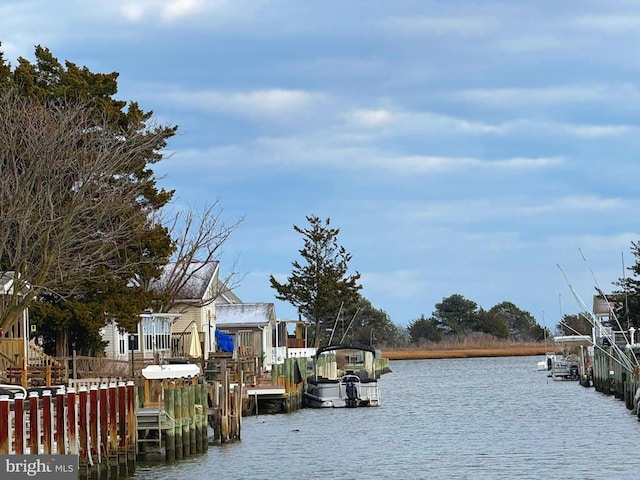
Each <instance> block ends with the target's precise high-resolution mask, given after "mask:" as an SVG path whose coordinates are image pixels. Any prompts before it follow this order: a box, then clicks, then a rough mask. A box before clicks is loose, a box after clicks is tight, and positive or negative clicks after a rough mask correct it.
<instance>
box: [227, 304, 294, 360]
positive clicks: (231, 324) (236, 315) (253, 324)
mask: <svg viewBox="0 0 640 480" xmlns="http://www.w3.org/2000/svg"><path fill="white" fill-rule="evenodd" d="M216 321H217V327H218V329H220V331H221V332H223V333H227V334H229V335H232V336H233V337H234V339H235V350H236V351H235V352H234V354H236V355H238V356H240V357H243V356H246V357H249V356H257V357H258V358H260V359H261V361H262V367H263V369H264V370H267V371H270V370H271V367H272V366H273V365H275V364H281V363H283V362H284V359H285V358H286V351H287V347H286V345H287V329H286V324H285V323H281V322H278V321H277V319H276V311H275V306H274V304H273V303H228V304H218V305H216Z"/></svg>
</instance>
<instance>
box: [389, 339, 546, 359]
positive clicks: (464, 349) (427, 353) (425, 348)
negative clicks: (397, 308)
mask: <svg viewBox="0 0 640 480" xmlns="http://www.w3.org/2000/svg"><path fill="white" fill-rule="evenodd" d="M551 349H553V346H552V345H549V344H546V345H545V343H544V342H527V343H524V342H509V341H505V340H495V339H486V338H482V339H466V340H463V341H459V342H440V343H429V344H424V345H420V346H416V347H409V348H396V349H391V348H387V349H384V348H383V349H382V356H383V357H384V358H388V359H389V360H421V359H436V358H471V357H516V356H529V355H544V354H545V352H548V351H549V350H551Z"/></svg>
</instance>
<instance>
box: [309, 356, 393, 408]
mask: <svg viewBox="0 0 640 480" xmlns="http://www.w3.org/2000/svg"><path fill="white" fill-rule="evenodd" d="M375 354H376V352H375V349H373V348H372V347H367V346H360V345H331V346H326V347H320V348H318V350H317V351H316V355H315V357H314V359H313V374H312V375H311V376H309V377H308V378H307V389H306V391H305V392H304V404H305V406H307V407H311V408H330V407H334V408H340V407H347V408H352V407H377V406H379V405H380V390H379V388H378V379H377V377H376V365H375Z"/></svg>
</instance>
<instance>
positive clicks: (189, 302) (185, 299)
mask: <svg viewBox="0 0 640 480" xmlns="http://www.w3.org/2000/svg"><path fill="white" fill-rule="evenodd" d="M179 278H183V279H184V281H183V282H182V285H180V286H179V288H177V289H176V295H175V299H174V302H173V306H172V307H171V308H170V309H169V312H170V313H174V314H178V315H179V316H180V317H179V318H178V319H177V320H176V321H175V322H174V323H173V324H172V325H171V335H172V338H173V353H174V355H176V356H188V351H189V344H190V342H191V336H192V334H193V325H194V324H195V326H196V329H197V332H198V333H199V336H200V345H201V350H202V352H203V355H204V358H205V359H207V358H209V353H211V352H215V351H216V338H215V330H216V309H217V306H218V305H222V304H231V303H241V300H240V299H239V298H238V297H237V296H236V295H235V294H234V293H233V292H232V291H231V290H229V289H228V288H227V287H226V285H225V284H224V282H222V281H221V280H220V262H217V261H213V262H191V263H190V264H188V265H187V266H186V268H183V266H182V265H180V264H176V263H169V264H167V265H166V266H165V269H164V272H163V274H162V276H161V277H160V279H159V281H158V285H166V284H167V282H169V283H170V282H172V279H173V281H175V279H179Z"/></svg>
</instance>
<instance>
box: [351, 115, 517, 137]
mask: <svg viewBox="0 0 640 480" xmlns="http://www.w3.org/2000/svg"><path fill="white" fill-rule="evenodd" d="M346 118H347V123H348V124H349V125H350V126H351V127H355V128H365V129H374V128H375V129H378V130H379V132H376V134H378V133H379V134H382V135H387V136H393V135H408V134H423V133H429V132H431V133H438V134H447V135H450V134H452V133H463V134H467V133H468V134H501V133H503V132H504V128H503V127H502V126H500V125H490V124H487V123H482V122H475V121H471V120H467V119H464V118H457V117H454V116H450V115H444V114H440V113H433V112H403V111H397V112H394V111H391V110H387V109H355V110H352V111H350V112H349V113H347V115H346Z"/></svg>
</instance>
